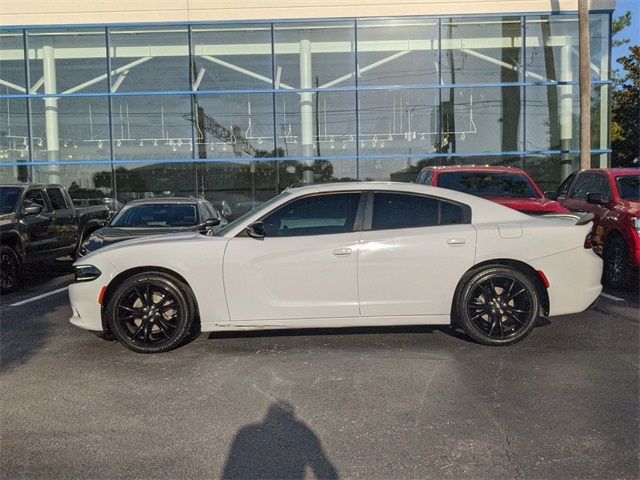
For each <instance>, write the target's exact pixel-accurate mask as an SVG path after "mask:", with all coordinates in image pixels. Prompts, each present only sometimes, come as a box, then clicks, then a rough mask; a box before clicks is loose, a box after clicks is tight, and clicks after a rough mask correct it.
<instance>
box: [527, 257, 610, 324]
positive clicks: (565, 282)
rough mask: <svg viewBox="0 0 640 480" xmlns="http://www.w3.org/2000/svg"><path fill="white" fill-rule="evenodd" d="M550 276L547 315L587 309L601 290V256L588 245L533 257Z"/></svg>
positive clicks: (535, 262) (537, 264) (533, 265)
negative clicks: (538, 257)
mask: <svg viewBox="0 0 640 480" xmlns="http://www.w3.org/2000/svg"><path fill="white" fill-rule="evenodd" d="M530 263H531V266H532V267H533V268H535V269H536V270H542V271H543V272H544V274H545V275H546V277H547V279H548V280H549V288H548V289H547V292H548V294H549V316H550V317H553V316H556V315H566V314H570V313H579V312H583V311H584V310H586V309H588V308H589V307H590V306H591V305H592V304H593V303H594V302H595V301H596V300H597V299H598V297H599V296H600V293H601V292H602V284H601V283H600V279H601V278H602V259H601V258H600V257H599V256H598V255H596V254H595V253H594V252H593V250H591V249H588V248H582V247H578V248H574V249H572V250H569V251H566V252H562V253H558V254H555V255H551V256H548V257H544V258H540V259H538V260H534V261H532V262H530Z"/></svg>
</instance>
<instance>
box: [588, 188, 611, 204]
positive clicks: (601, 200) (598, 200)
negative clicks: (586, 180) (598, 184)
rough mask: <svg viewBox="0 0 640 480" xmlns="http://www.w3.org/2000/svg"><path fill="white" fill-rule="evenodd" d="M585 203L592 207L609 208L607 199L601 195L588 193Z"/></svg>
mask: <svg viewBox="0 0 640 480" xmlns="http://www.w3.org/2000/svg"><path fill="white" fill-rule="evenodd" d="M587 202H588V203H591V204H592V205H601V206H603V207H608V206H609V199H608V198H606V197H605V196H604V195H602V194H601V193H596V192H589V193H587Z"/></svg>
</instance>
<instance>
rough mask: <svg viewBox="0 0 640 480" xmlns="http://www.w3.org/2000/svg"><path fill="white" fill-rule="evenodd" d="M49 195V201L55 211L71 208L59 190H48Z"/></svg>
mask: <svg viewBox="0 0 640 480" xmlns="http://www.w3.org/2000/svg"><path fill="white" fill-rule="evenodd" d="M47 195H49V201H51V208H53V209H54V210H65V209H67V208H69V207H68V206H67V202H66V201H65V199H64V195H63V194H62V192H61V191H60V189H59V188H47Z"/></svg>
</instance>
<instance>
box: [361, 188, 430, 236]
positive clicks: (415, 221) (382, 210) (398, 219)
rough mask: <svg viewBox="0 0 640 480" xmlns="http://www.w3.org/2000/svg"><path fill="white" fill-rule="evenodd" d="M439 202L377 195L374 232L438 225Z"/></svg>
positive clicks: (374, 209) (415, 197)
mask: <svg viewBox="0 0 640 480" xmlns="http://www.w3.org/2000/svg"><path fill="white" fill-rule="evenodd" d="M438 203H439V202H438V200H436V199H435V198H429V197H423V196H420V195H403V194H399V193H376V194H375V196H374V198H373V219H372V222H371V228H372V229H373V230H387V229H392V228H415V227H429V226H431V225H437V224H438Z"/></svg>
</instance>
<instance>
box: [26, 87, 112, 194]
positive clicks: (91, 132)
mask: <svg viewBox="0 0 640 480" xmlns="http://www.w3.org/2000/svg"><path fill="white" fill-rule="evenodd" d="M30 102H31V121H32V128H33V160H37V161H43V160H48V161H56V160H62V161H70V160H108V159H109V158H110V157H111V154H110V145H109V109H108V100H107V98H106V97H58V98H49V99H40V98H34V99H31V100H30ZM47 109H48V110H49V112H51V111H53V112H55V115H49V116H48V117H47V116H46V115H45V112H46V110H47ZM52 183H54V182H53V181H52Z"/></svg>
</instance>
